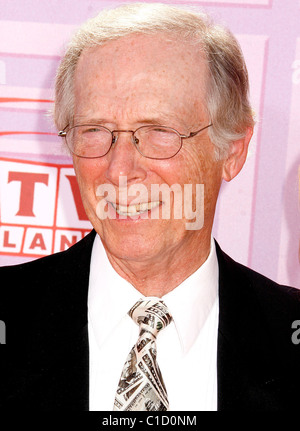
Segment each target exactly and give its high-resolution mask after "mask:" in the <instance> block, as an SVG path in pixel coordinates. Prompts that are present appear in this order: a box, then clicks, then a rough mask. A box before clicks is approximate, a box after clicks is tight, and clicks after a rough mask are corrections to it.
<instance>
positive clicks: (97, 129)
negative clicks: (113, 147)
mask: <svg viewBox="0 0 300 431" xmlns="http://www.w3.org/2000/svg"><path fill="white" fill-rule="evenodd" d="M100 131H101V129H99V128H97V127H89V128H87V129H83V131H82V133H96V132H100Z"/></svg>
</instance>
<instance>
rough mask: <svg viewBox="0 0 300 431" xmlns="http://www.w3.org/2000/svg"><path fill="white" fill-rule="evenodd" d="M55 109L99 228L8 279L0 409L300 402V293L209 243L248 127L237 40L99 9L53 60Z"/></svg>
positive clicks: (188, 17) (214, 30)
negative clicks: (297, 327)
mask: <svg viewBox="0 0 300 431" xmlns="http://www.w3.org/2000/svg"><path fill="white" fill-rule="evenodd" d="M54 116H55V122H56V125H57V128H58V130H59V131H60V132H59V135H60V136H61V137H62V138H63V140H64V141H65V144H66V145H67V146H68V148H69V149H70V151H71V153H72V155H73V162H74V168H75V172H76V176H77V180H78V184H79V188H80V191H81V196H82V201H83V204H84V207H85V210H86V213H87V215H88V217H89V219H90V221H91V223H92V225H93V227H94V230H93V231H92V232H91V233H90V234H89V235H88V236H87V237H86V238H85V239H84V240H82V241H80V242H79V243H78V244H76V245H75V246H73V247H71V248H70V249H69V250H68V251H66V252H63V253H59V254H56V255H52V256H49V257H46V258H43V259H40V260H36V261H34V262H31V263H29V264H25V265H20V266H17V267H10V268H3V269H2V270H1V276H2V280H4V279H5V280H7V281H6V282H5V283H4V284H5V286H3V283H2V286H1V290H0V294H1V301H0V312H1V314H0V318H1V319H2V320H3V321H4V322H5V323H6V327H7V347H6V351H5V356H2V357H1V381H3V380H4V379H6V383H7V384H6V385H5V388H4V391H3V390H1V396H2V399H1V403H2V404H1V405H2V406H3V408H7V409H9V408H13V409H17V408H18V409H19V408H22V409H23V408H26V409H30V408H34V409H35V410H65V409H69V410H88V409H89V410H124V411H126V410H128V411H129V410H171V411H172V410H173V411H174V410H186V411H187V410H191V411H196V410H233V409H234V410H259V409H261V410H281V409H283V410H286V409H289V408H294V407H295V406H296V405H297V404H298V401H297V400H298V396H299V393H298V391H299V373H298V372H297V368H296V367H298V365H299V357H300V355H299V350H300V348H299V347H298V346H297V345H296V344H295V343H293V342H292V338H291V337H292V324H293V322H294V321H295V320H296V319H299V318H300V305H299V295H298V291H297V290H296V289H292V288H288V287H284V286H278V285H277V284H276V283H274V282H272V281H270V280H268V279H266V278H265V277H263V276H261V275H259V274H257V273H254V272H253V271H251V270H250V269H247V268H245V267H243V266H242V265H240V264H238V263H236V262H234V261H233V260H231V259H230V258H229V257H228V256H227V255H226V254H224V253H223V252H222V251H221V249H220V248H219V246H218V245H217V244H216V243H215V241H214V240H213V239H212V237H211V232H212V226H213V219H214V213H215V206H216V202H217V197H218V193H219V189H220V185H221V182H222V180H225V181H230V180H231V179H232V178H234V177H235V176H236V175H237V174H238V173H239V171H240V170H241V168H242V167H243V164H244V162H245V160H246V156H247V150H248V144H249V141H250V139H251V136H252V132H253V124H254V121H253V116H252V111H251V108H250V105H249V101H248V77H247V70H246V67H245V64H244V60H243V56H242V53H241V51H240V48H239V46H238V44H237V42H236V40H235V38H234V37H233V36H232V35H231V33H230V32H229V31H227V30H225V29H223V28H221V27H219V26H216V25H214V24H213V23H211V22H210V21H209V19H208V18H207V17H205V16H203V15H201V14H196V13H194V12H190V11H186V10H183V9H179V8H178V9H177V8H173V7H169V6H166V5H160V4H154V5H151V4H133V5H126V6H123V7H120V8H117V9H115V10H111V11H107V12H103V13H101V14H100V15H99V16H97V17H96V18H94V19H92V20H90V21H89V22H87V23H86V24H84V25H83V26H82V27H81V29H80V30H79V31H78V32H77V33H76V35H75V36H74V38H73V40H72V42H71V44H70V45H69V47H68V50H67V52H66V55H65V56H64V58H63V59H62V62H61V65H60V68H59V70H58V74H57V81H56V100H55V112H54ZM188 185H189V186H191V187H190V188H188V187H187V186H188ZM198 186H199V187H198ZM200 186H201V187H200ZM155 190H156V193H154V191H155ZM166 191H167V192H166ZM188 191H189V192H190V193H188ZM193 220H194V221H193ZM195 220H196V222H195ZM129 310H130V311H129ZM136 324H138V325H139V330H138V327H137V325H136ZM132 346H133V347H132ZM1 355H2V354H1ZM126 358H127V359H126ZM2 373H3V374H2Z"/></svg>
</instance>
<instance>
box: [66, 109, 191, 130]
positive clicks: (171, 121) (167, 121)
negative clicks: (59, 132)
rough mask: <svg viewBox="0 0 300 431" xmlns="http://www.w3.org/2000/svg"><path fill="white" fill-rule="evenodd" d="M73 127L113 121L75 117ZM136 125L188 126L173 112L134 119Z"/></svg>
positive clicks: (113, 122) (112, 122)
mask: <svg viewBox="0 0 300 431" xmlns="http://www.w3.org/2000/svg"><path fill="white" fill-rule="evenodd" d="M73 123H74V125H76V124H77V125H79V124H99V125H101V124H115V123H116V122H115V120H111V119H108V118H100V117H87V116H81V115H76V116H74V119H73ZM133 123H134V124H136V127H140V126H142V125H150V124H153V125H159V126H168V127H174V128H176V127H177V128H188V127H189V125H188V124H186V123H185V122H183V121H182V119H181V118H180V117H178V115H177V114H176V113H175V112H174V113H170V114H157V115H153V116H152V115H151V116H149V117H145V118H136V119H135V120H134V121H133Z"/></svg>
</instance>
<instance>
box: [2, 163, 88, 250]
mask: <svg viewBox="0 0 300 431" xmlns="http://www.w3.org/2000/svg"><path fill="white" fill-rule="evenodd" d="M0 190H1V193H0V254H5V255H7V254H13V255H18V256H44V255H48V254H51V253H54V252H58V251H63V250H65V249H67V248H68V247H70V246H71V245H73V244H74V243H76V242H77V241H78V240H80V239H81V238H83V237H84V235H86V234H87V233H88V232H89V231H90V230H91V228H92V226H91V224H90V222H89V221H88V219H87V216H86V214H85V211H84V208H83V205H82V202H81V198H80V194H79V188H78V185H77V181H76V178H75V173H74V170H73V167H72V165H60V164H51V163H39V162H31V161H26V160H16V159H6V158H0Z"/></svg>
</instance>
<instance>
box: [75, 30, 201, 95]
mask: <svg viewBox="0 0 300 431" xmlns="http://www.w3.org/2000/svg"><path fill="white" fill-rule="evenodd" d="M97 79H99V81H101V82H102V84H103V85H104V86H105V85H106V86H107V87H108V86H110V89H111V90H112V89H118V91H119V92H120V91H121V92H122V91H127V90H128V89H129V90H132V87H133V86H138V85H143V86H144V87H145V88H147V87H150V88H151V89H153V88H154V87H155V82H157V84H158V86H165V87H166V90H167V89H168V88H171V87H173V88H175V91H178V90H179V89H180V90H185V91H187V92H188V91H191V89H193V91H197V90H199V89H203V88H205V87H206V80H207V62H206V59H205V54H204V52H203V50H202V48H201V45H199V44H197V45H196V44H192V43H188V42H184V41H178V40H174V37H173V38H172V37H170V35H168V34H155V35H141V34H133V35H130V36H125V37H122V38H119V39H116V40H113V41H109V42H106V43H105V44H103V45H102V46H97V47H92V48H87V49H85V50H84V51H83V53H82V54H81V57H80V59H79V62H78V64H77V68H76V73H75V83H76V84H77V85H79V86H80V85H83V82H84V83H86V82H89V81H91V80H93V81H94V82H95V81H97ZM129 87H130V88H129ZM176 89H177V90H176ZM160 90H161V88H160ZM119 94H120V93H119Z"/></svg>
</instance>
